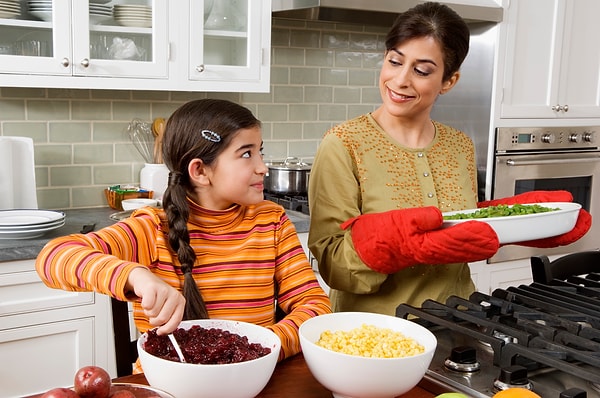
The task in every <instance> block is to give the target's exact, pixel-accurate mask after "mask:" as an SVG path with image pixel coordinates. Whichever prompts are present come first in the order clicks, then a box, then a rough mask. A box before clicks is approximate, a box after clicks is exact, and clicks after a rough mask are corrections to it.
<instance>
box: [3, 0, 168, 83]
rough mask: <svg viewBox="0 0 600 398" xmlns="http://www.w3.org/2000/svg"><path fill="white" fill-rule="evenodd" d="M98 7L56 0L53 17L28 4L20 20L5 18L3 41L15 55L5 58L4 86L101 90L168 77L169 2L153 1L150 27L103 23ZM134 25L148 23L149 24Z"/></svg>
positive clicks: (110, 19)
mask: <svg viewBox="0 0 600 398" xmlns="http://www.w3.org/2000/svg"><path fill="white" fill-rule="evenodd" d="M94 4H95V3H93V1H92V2H89V3H88V1H85V0H83V1H82V0H54V1H53V3H52V12H51V13H50V12H36V11H33V12H34V13H35V15H34V14H31V13H30V11H27V10H29V9H28V7H27V2H26V1H24V2H22V8H23V9H25V10H26V11H23V14H22V16H21V17H19V18H13V19H5V20H0V32H1V33H2V41H3V43H5V44H12V45H13V49H12V52H13V53H14V54H5V55H2V56H1V57H2V63H1V64H0V65H1V66H0V71H1V72H2V73H3V75H1V80H0V83H1V84H2V85H5V83H7V82H8V81H9V80H10V81H11V82H12V84H9V85H12V86H41V87H43V86H46V85H49V86H60V85H61V84H65V83H66V85H67V86H68V87H80V86H81V85H82V83H84V85H85V84H90V85H91V84H94V83H92V82H96V83H95V84H97V85H98V86H101V85H102V82H107V80H109V81H110V82H117V81H121V82H123V80H120V79H129V78H137V79H140V78H144V79H151V78H157V79H158V78H160V79H166V78H167V77H168V76H167V71H168V68H167V63H168V62H167V61H168V43H169V42H168V31H167V26H168V25H167V15H168V14H167V3H166V2H164V1H158V0H154V1H151V2H150V3H149V5H151V7H152V18H151V22H150V23H151V26H150V27H149V26H121V25H119V24H118V23H117V22H116V20H115V19H113V18H110V17H109V18H105V19H104V20H102V19H100V18H101V17H100V16H97V15H96V14H92V13H90V12H89V7H90V6H93V5H94ZM40 19H42V20H40ZM128 23H129V22H128ZM132 23H133V24H134V25H144V21H137V22H132ZM22 44H25V45H26V46H28V48H23V47H22ZM82 77H85V78H96V80H92V79H90V80H86V79H81V78H82ZM107 78H109V79H107ZM86 82H89V83H86ZM110 84H111V83H109V85H110ZM63 87H64V85H63Z"/></svg>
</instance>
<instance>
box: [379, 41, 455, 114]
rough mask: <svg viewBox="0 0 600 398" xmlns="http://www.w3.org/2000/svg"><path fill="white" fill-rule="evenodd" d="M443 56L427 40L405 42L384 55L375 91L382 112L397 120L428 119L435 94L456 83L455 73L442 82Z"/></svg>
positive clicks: (438, 48)
mask: <svg viewBox="0 0 600 398" xmlns="http://www.w3.org/2000/svg"><path fill="white" fill-rule="evenodd" d="M443 74H444V55H443V53H442V49H441V47H440V45H439V44H438V42H437V41H435V40H434V39H433V38H431V37H420V38H415V39H411V40H408V41H406V42H404V43H402V44H400V45H399V46H398V47H396V48H394V49H391V50H389V51H388V52H387V53H386V54H385V59H384V62H383V66H382V68H381V72H380V76H379V90H380V92H381V98H382V99H383V107H384V108H385V110H386V111H387V112H388V113H389V114H391V115H393V116H397V117H419V116H425V117H427V118H429V113H430V112H431V108H432V107H433V104H434V102H435V100H436V98H437V96H438V95H439V94H443V93H445V92H447V91H448V90H450V89H451V88H452V87H453V86H454V84H456V82H457V81H458V77H459V74H458V72H457V73H455V74H454V75H453V76H452V77H451V78H450V79H449V80H448V81H446V82H443V81H442V78H443Z"/></svg>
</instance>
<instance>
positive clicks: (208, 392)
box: [137, 319, 281, 398]
mask: <svg viewBox="0 0 600 398" xmlns="http://www.w3.org/2000/svg"><path fill="white" fill-rule="evenodd" d="M173 335H174V336H175V339H176V340H177V343H178V344H179V346H180V348H181V350H182V352H183V355H184V358H185V363H182V362H181V361H180V360H179V356H178V355H177V352H176V351H175V348H174V347H173V345H172V343H171V342H170V340H169V337H168V336H163V335H161V336H159V335H158V334H157V333H156V330H155V329H152V330H149V331H147V332H146V333H144V334H143V335H142V336H141V337H140V338H139V339H138V343H137V345H138V353H139V356H140V362H141V365H142V368H143V371H144V375H145V376H146V379H147V380H148V383H150V385H151V386H152V387H155V388H159V389H161V390H164V391H167V392H169V393H170V394H172V395H174V396H176V397H177V398H188V397H189V398H195V397H199V396H206V397H213V396H214V397H216V396H218V397H222V398H246V397H254V396H256V395H258V393H260V391H262V389H263V388H264V387H265V385H266V384H267V383H268V381H269V379H270V378H271V375H272V374H273V371H274V370H275V365H276V364H277V358H278V357H279V351H280V350H281V341H280V340H279V337H277V335H276V334H275V333H273V332H272V331H271V330H269V329H267V328H265V327H262V326H258V325H255V324H251V323H246V322H240V321H231V320H222V319H200V320H193V321H183V322H181V324H180V325H179V326H178V328H177V329H176V330H175V331H174V332H173Z"/></svg>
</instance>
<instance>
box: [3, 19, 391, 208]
mask: <svg viewBox="0 0 600 398" xmlns="http://www.w3.org/2000/svg"><path fill="white" fill-rule="evenodd" d="M386 31H387V29H385V28H380V27H371V26H362V25H351V24H335V23H325V22H311V21H292V20H285V19H277V18H276V19H274V20H273V28H272V38H271V42H272V54H271V57H272V59H271V61H272V62H271V64H272V67H271V90H270V92H269V93H190V92H162V91H111V90H71V89H44V88H40V89H31V88H4V87H2V88H0V135H4V136H26V137H31V138H33V140H34V145H35V163H36V185H37V194H38V205H39V207H40V208H44V209H68V208H82V207H96V206H106V200H105V198H104V194H103V190H104V188H105V187H107V186H108V185H112V184H123V183H136V182H139V170H140V169H141V168H142V167H143V158H142V157H141V156H140V155H139V153H138V152H137V151H136V149H135V148H134V147H133V145H132V144H131V142H130V140H129V137H128V135H127V133H126V127H127V125H128V123H129V122H130V121H131V120H132V119H133V118H140V119H142V120H146V121H151V120H152V119H153V118H155V117H158V116H162V117H168V116H169V115H170V114H171V112H172V111H173V110H175V109H176V108H177V107H178V106H179V105H181V104H182V103H184V102H186V101H188V100H191V99H196V98H206V97H211V98H225V99H229V100H233V101H236V102H239V103H241V104H243V105H245V106H247V107H249V108H250V109H251V110H252V111H253V112H254V114H255V115H256V116H257V117H258V118H259V119H260V120H261V121H262V122H263V137H264V142H265V145H264V148H265V150H264V153H265V159H270V160H281V159H283V158H285V157H286V156H296V157H299V158H301V159H303V160H306V161H310V160H311V159H312V157H313V156H314V154H315V152H316V149H317V146H318V144H319V141H320V139H321V137H322V135H323V133H324V132H325V131H326V130H327V129H328V128H329V127H331V126H332V125H334V124H337V123H339V122H341V121H344V120H346V119H348V118H350V117H353V116H356V115H359V114H362V113H366V112H369V111H372V110H373V109H375V107H376V106H377V105H378V104H379V103H380V97H379V91H378V88H377V78H378V72H379V68H380V66H381V60H382V57H383V50H384V46H383V39H384V36H385V33H386Z"/></svg>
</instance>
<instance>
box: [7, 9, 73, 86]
mask: <svg viewBox="0 0 600 398" xmlns="http://www.w3.org/2000/svg"><path fill="white" fill-rule="evenodd" d="M70 26H71V1H70V0H3V1H1V2H0V72H8V73H10V72H16V73H27V74H56V75H70V74H71V68H70V54H71V29H70ZM62 58H66V59H64V60H63V59H62Z"/></svg>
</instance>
